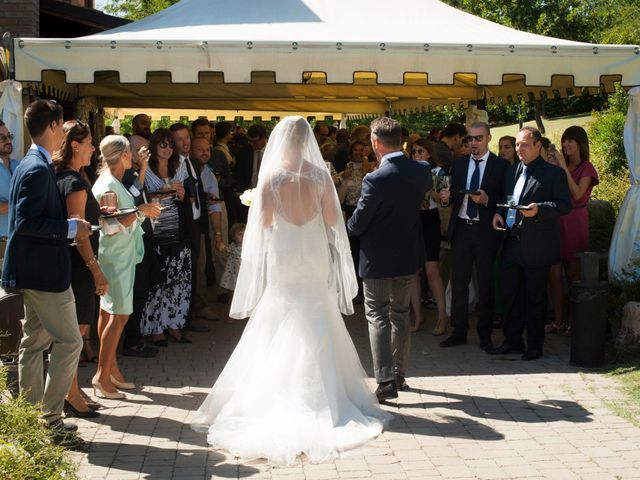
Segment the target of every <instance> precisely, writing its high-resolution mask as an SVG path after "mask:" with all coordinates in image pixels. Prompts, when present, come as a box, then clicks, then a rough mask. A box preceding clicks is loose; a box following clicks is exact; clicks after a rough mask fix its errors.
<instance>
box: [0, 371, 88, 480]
mask: <svg viewBox="0 0 640 480" xmlns="http://www.w3.org/2000/svg"><path fill="white" fill-rule="evenodd" d="M6 390H7V373H6V369H5V368H3V367H1V366H0V394H3V395H4V392H6ZM40 413H41V412H40V409H39V408H38V407H36V406H34V405H31V404H30V403H28V402H27V401H26V400H25V399H24V398H23V397H21V396H19V397H17V398H15V399H14V398H10V397H8V396H3V397H2V398H1V399H0V478H2V479H6V480H19V479H20V480H21V479H33V480H63V479H64V480H70V479H75V478H77V476H76V467H75V465H74V464H73V463H71V461H70V460H69V458H68V457H67V453H66V452H65V450H64V449H63V448H61V447H58V446H56V445H54V444H53V443H52V441H51V438H50V435H49V430H48V429H47V428H46V427H45V424H44V422H43V421H42V420H41V419H40Z"/></svg>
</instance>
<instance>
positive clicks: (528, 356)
mask: <svg viewBox="0 0 640 480" xmlns="http://www.w3.org/2000/svg"><path fill="white" fill-rule="evenodd" d="M541 356H542V352H541V351H540V350H527V351H526V352H524V353H523V354H522V359H523V360H537V359H538V358H540V357H541Z"/></svg>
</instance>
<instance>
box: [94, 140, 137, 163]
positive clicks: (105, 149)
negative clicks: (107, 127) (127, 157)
mask: <svg viewBox="0 0 640 480" xmlns="http://www.w3.org/2000/svg"><path fill="white" fill-rule="evenodd" d="M129 151H131V145H130V144H129V140H127V138H126V137H123V136H122V135H108V136H106V137H104V138H103V139H102V141H101V142H100V159H101V160H102V162H103V165H104V166H105V167H112V166H114V165H117V164H118V162H119V161H120V159H121V158H122V156H123V155H124V154H125V153H127V152H129Z"/></svg>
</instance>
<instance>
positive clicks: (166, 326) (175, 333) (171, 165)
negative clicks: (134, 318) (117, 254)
mask: <svg viewBox="0 0 640 480" xmlns="http://www.w3.org/2000/svg"><path fill="white" fill-rule="evenodd" d="M149 152H150V156H149V168H148V169H147V175H146V177H145V180H144V184H145V189H146V191H147V192H148V194H149V195H150V196H151V197H152V198H153V201H154V202H157V203H158V205H160V208H162V213H161V214H160V216H159V217H158V219H157V220H156V221H155V223H154V225H153V245H154V251H155V253H156V255H157V257H158V260H159V262H160V268H161V271H162V281H161V282H160V283H158V284H156V285H154V286H152V287H151V290H150V291H149V296H148V297H147V303H146V304H145V306H144V309H143V311H142V319H141V321H140V326H141V329H142V334H143V335H145V336H146V335H151V340H152V341H153V343H154V344H155V345H156V346H158V347H166V346H167V345H168V341H167V340H174V341H176V342H180V343H191V341H190V340H189V339H188V338H187V337H185V336H184V335H183V334H182V328H183V327H184V324H185V322H186V320H187V315H188V313H189V302H190V300H191V249H190V247H189V242H190V239H189V234H188V232H187V230H186V227H185V225H184V214H183V211H182V208H183V204H182V199H183V198H184V184H183V182H184V180H185V179H186V178H187V169H186V166H185V165H186V164H185V163H182V164H180V159H179V157H178V152H177V151H176V150H175V149H174V142H173V135H172V133H171V131H170V130H169V129H167V128H159V129H157V130H156V131H155V132H153V134H152V135H151V138H150V139H149ZM189 208H191V207H189ZM165 332H167V333H168V337H167V336H165Z"/></svg>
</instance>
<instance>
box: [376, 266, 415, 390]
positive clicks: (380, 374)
mask: <svg viewBox="0 0 640 480" xmlns="http://www.w3.org/2000/svg"><path fill="white" fill-rule="evenodd" d="M413 278H414V275H407V276H402V277H392V278H365V279H363V283H364V306H365V314H366V316H367V322H368V323H369V341H370V342H371V353H372V355H373V371H374V373H375V376H376V382H378V383H382V382H388V381H390V380H395V379H396V376H402V377H405V376H406V370H407V368H408V358H409V349H410V347H411V318H410V316H409V292H410V289H411V284H412V282H413Z"/></svg>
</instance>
